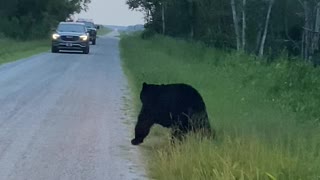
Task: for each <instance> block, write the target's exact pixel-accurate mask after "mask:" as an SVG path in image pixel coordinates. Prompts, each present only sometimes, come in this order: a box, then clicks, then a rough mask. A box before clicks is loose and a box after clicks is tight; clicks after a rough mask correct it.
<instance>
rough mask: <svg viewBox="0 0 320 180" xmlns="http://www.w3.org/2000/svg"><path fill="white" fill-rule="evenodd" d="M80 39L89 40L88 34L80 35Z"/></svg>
mask: <svg viewBox="0 0 320 180" xmlns="http://www.w3.org/2000/svg"><path fill="white" fill-rule="evenodd" d="M80 39H81V40H82V41H86V40H88V36H87V35H82V36H80Z"/></svg>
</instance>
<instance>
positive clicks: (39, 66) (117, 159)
mask: <svg viewBox="0 0 320 180" xmlns="http://www.w3.org/2000/svg"><path fill="white" fill-rule="evenodd" d="M116 35H117V32H112V33H111V34H109V35H107V36H104V37H100V38H99V39H98V40H97V45H96V46H91V53H90V54H89V55H84V54H79V53H58V54H52V53H42V54H40V55H36V56H33V57H31V58H27V59H24V60H20V61H16V62H13V63H9V64H5V65H2V66H0V179H1V180H109V179H110V180H118V179H119V180H122V179H124V180H127V179H128V180H130V179H139V180H140V179H145V172H144V169H143V168H142V167H141V166H142V165H141V162H140V160H139V151H138V150H137V149H136V147H132V146H131V145H130V139H131V137H132V130H131V129H130V128H129V127H128V125H126V123H125V121H127V120H128V117H126V116H125V115H124V114H125V113H124V111H125V107H124V103H125V102H124V100H123V99H124V97H125V96H126V95H127V93H128V90H127V89H128V87H127V82H126V78H125V76H124V74H123V71H122V69H121V62H120V57H119V47H118V43H119V39H118V38H116Z"/></svg>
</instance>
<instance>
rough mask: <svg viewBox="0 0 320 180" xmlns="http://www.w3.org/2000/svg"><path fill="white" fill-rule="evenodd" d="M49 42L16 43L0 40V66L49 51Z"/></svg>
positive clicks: (11, 40)
mask: <svg viewBox="0 0 320 180" xmlns="http://www.w3.org/2000/svg"><path fill="white" fill-rule="evenodd" d="M49 47H50V42H49V40H32V41H18V40H13V39H0V64H3V63H7V62H11V61H15V60H18V59H21V58H25V57H28V56H32V55H34V54H37V53H40V52H44V51H47V50H49Z"/></svg>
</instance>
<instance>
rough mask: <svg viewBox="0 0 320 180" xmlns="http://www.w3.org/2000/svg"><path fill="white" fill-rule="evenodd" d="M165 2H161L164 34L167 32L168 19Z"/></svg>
mask: <svg viewBox="0 0 320 180" xmlns="http://www.w3.org/2000/svg"><path fill="white" fill-rule="evenodd" d="M164 6H165V3H161V17H162V34H163V35H165V34H166V20H165V16H164V15H165V12H164V11H165V7H164Z"/></svg>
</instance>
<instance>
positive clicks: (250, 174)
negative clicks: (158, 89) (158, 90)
mask: <svg viewBox="0 0 320 180" xmlns="http://www.w3.org/2000/svg"><path fill="white" fill-rule="evenodd" d="M121 47H122V52H121V54H122V59H123V67H124V69H125V71H126V74H127V77H128V79H129V83H130V85H131V88H132V93H133V97H134V102H133V104H134V105H136V111H138V107H139V97H138V96H139V90H140V88H141V84H142V82H144V81H146V82H149V83H159V84H161V83H164V84H166V83H188V84H191V85H192V86H194V87H195V88H196V89H197V90H198V91H199V92H200V93H201V94H202V96H203V97H204V101H205V102H206V105H207V111H208V113H209V118H210V120H211V123H212V125H213V127H215V129H216V130H217V139H215V140H214V141H212V140H210V139H207V140H202V141H201V140H200V139H199V138H198V137H197V136H196V135H190V136H189V137H187V139H186V141H184V143H181V144H176V145H174V146H172V145H171V144H169V136H168V134H167V132H166V131H164V129H161V128H159V127H155V128H154V129H153V130H152V133H151V135H150V136H149V137H148V138H147V139H146V142H145V143H144V144H143V145H142V146H141V149H143V150H144V151H146V153H147V154H148V155H149V156H148V157H149V160H148V164H149V167H150V176H151V177H152V178H154V179H166V180H167V179H169V180H170V179H172V180H173V179H175V180H176V179H181V180H182V179H183V180H188V179H190V180H191V179H225V180H230V179H248V180H250V179H252V180H254V179H266V180H267V179H284V180H285V179H288V180H291V179H306V180H307V179H310V180H313V179H318V178H319V177H320V172H319V169H320V128H319V126H318V125H319V124H316V123H314V122H315V119H313V118H310V117H313V116H314V115H312V114H309V113H308V112H309V110H308V111H307V110H306V109H305V111H301V108H300V110H299V111H294V108H293V107H295V106H294V104H297V103H300V104H298V106H299V107H302V105H303V106H306V107H309V108H310V110H311V109H312V112H314V113H319V112H320V111H319V110H317V109H316V106H320V102H319V101H318V99H319V98H317V97H318V96H317V95H316V94H318V92H317V91H319V90H318V87H320V86H319V84H318V80H317V78H316V77H317V76H319V75H320V74H319V73H320V72H318V70H316V69H314V68H313V67H312V66H307V65H304V64H302V63H296V62H291V63H289V62H287V61H284V60H283V59H280V60H278V61H277V62H276V63H274V64H271V65H270V64H267V63H265V62H264V61H262V60H260V59H259V61H258V60H257V58H256V57H255V56H248V55H245V54H239V53H236V52H231V53H226V52H224V51H220V50H217V49H212V48H207V47H206V46H204V45H203V44H201V43H186V42H185V41H182V40H174V39H170V38H166V37H161V36H155V37H154V38H151V39H150V40H141V39H140V38H138V37H135V36H127V37H124V38H123V39H122V41H121ZM310 76H311V77H310ZM285 82H286V83H285ZM290 83H291V85H290ZM288 99H290V101H288ZM301 99H303V100H302V101H301ZM314 117H316V116H314ZM318 117H319V115H318ZM159 136H160V137H159ZM159 139H161V141H160V142H159Z"/></svg>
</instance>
